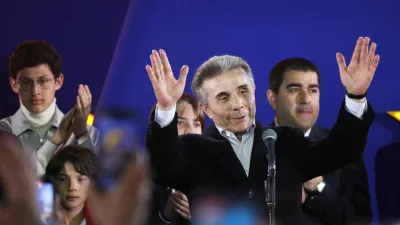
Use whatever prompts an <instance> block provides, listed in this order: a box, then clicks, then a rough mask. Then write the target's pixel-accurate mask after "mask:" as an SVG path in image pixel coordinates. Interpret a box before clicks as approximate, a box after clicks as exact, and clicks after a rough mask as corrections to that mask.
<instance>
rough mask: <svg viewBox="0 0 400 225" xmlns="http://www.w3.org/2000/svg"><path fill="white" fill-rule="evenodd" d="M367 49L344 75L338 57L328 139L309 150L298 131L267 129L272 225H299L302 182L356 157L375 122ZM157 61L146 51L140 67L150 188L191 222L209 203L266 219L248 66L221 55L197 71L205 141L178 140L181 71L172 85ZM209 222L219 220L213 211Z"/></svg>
mask: <svg viewBox="0 0 400 225" xmlns="http://www.w3.org/2000/svg"><path fill="white" fill-rule="evenodd" d="M368 45H369V38H359V39H358V41H357V44H356V47H355V50H354V53H353V57H352V60H351V62H350V65H349V67H346V65H345V62H344V57H343V55H342V54H337V61H338V65H339V70H340V76H341V80H342V83H343V85H344V87H345V88H346V90H347V94H346V97H345V100H344V101H343V104H342V107H341V109H340V112H339V116H338V120H337V122H336V124H335V125H334V127H333V128H332V130H331V132H330V134H329V136H328V137H327V138H325V139H324V140H322V141H320V142H317V143H315V142H310V141H309V140H308V139H306V138H304V134H303V133H302V132H301V131H300V130H297V129H294V128H289V127H275V128H274V130H275V131H276V133H277V137H278V138H277V140H276V164H277V165H279V168H280V169H278V170H277V174H276V189H277V196H276V202H277V205H276V221H277V224H285V225H286V224H299V221H301V219H302V212H301V210H302V205H301V187H302V183H303V182H305V181H307V180H310V179H312V178H314V177H317V176H320V175H322V174H325V173H328V172H331V171H334V170H336V169H338V168H340V167H342V166H344V165H346V164H348V163H351V162H353V161H355V160H357V159H358V158H359V157H361V155H362V153H363V151H364V147H365V144H366V138H367V134H368V130H369V127H370V125H371V123H372V120H373V117H374V112H373V109H372V106H371V105H369V104H368V105H367V102H366V99H365V94H366V91H367V89H368V87H369V85H370V82H371V80H372V78H373V75H374V73H375V70H376V68H377V66H378V62H379V56H377V55H375V49H376V44H375V43H373V44H372V45H371V48H370V49H369V46H368ZM368 49H369V50H368ZM160 54H161V57H160V55H159V53H158V52H156V51H153V53H152V55H151V56H150V59H151V64H152V66H149V65H147V66H146V70H147V73H148V75H149V78H150V80H151V82H152V85H153V88H154V93H155V95H156V98H157V107H156V110H155V112H154V113H153V114H152V116H151V119H150V123H149V128H148V135H147V149H148V151H149V153H150V162H151V165H152V167H153V169H154V174H153V176H154V180H155V182H156V183H158V184H160V185H165V186H168V187H171V188H176V189H178V190H181V191H182V192H183V193H185V194H186V195H187V196H188V199H189V202H190V203H191V211H192V212H193V213H191V214H192V221H194V222H195V221H196V220H198V219H199V218H198V216H201V215H197V213H196V210H197V209H198V208H202V203H203V200H204V198H205V197H209V196H217V197H218V198H220V199H221V200H220V201H218V204H224V203H226V204H231V203H234V202H235V203H236V202H243V201H244V202H246V203H249V204H250V205H252V206H254V207H256V206H258V207H259V208H258V209H260V210H259V211H256V212H260V213H265V212H267V210H266V203H265V190H264V181H265V180H266V173H265V172H266V165H267V163H268V161H267V159H266V156H265V145H264V143H263V141H262V139H261V135H262V133H263V131H264V128H263V126H262V125H261V124H260V123H258V122H257V121H256V120H255V94H254V93H255V84H254V78H253V74H252V72H251V69H250V67H249V65H248V64H247V63H246V62H245V61H244V60H243V59H241V58H239V57H235V56H229V55H225V56H215V57H212V58H210V59H209V60H208V61H206V62H205V63H203V64H202V65H201V66H200V67H199V68H198V69H197V71H196V73H195V76H194V78H193V81H192V91H193V92H194V93H195V96H196V98H197V99H198V101H199V102H200V104H201V107H202V109H203V111H204V112H205V113H206V114H207V115H208V116H209V117H210V118H211V119H212V120H213V125H211V128H210V129H209V130H208V131H207V132H206V133H205V135H204V136H201V135H183V136H180V137H178V133H177V128H176V127H177V126H176V123H177V116H176V102H177V100H178V99H179V98H180V96H181V95H182V93H183V90H184V87H185V82H186V76H187V73H188V67H187V66H183V67H182V68H181V71H180V76H179V79H178V80H176V79H175V78H174V75H173V73H172V69H171V66H170V64H169V61H168V58H167V56H166V53H165V52H164V51H163V50H160ZM343 143H346V144H345V145H344V144H343ZM207 215H208V214H207ZM257 215H258V214H257ZM209 217H218V214H216V212H215V211H213V214H210V215H209ZM260 217H261V218H262V217H264V218H265V215H263V214H260ZM207 219H209V218H207Z"/></svg>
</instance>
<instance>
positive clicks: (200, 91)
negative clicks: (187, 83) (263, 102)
mask: <svg viewBox="0 0 400 225" xmlns="http://www.w3.org/2000/svg"><path fill="white" fill-rule="evenodd" d="M239 68H241V69H243V70H244V71H245V72H246V74H247V76H248V78H249V79H250V81H251V83H252V84H254V77H253V73H252V72H251V69H250V66H249V64H248V63H247V62H246V61H245V60H243V59H242V58H240V57H237V56H231V55H222V56H214V57H212V58H210V59H208V60H207V61H205V62H204V63H203V64H202V65H201V66H200V67H199V68H198V69H197V70H196V73H195V74H194V77H193V80H192V92H193V93H194V95H195V96H196V98H197V100H198V101H199V102H200V103H201V104H203V105H207V94H206V92H205V91H204V88H203V83H204V81H206V80H208V79H211V78H214V77H217V76H219V75H221V74H223V73H225V72H228V71H232V70H234V69H239Z"/></svg>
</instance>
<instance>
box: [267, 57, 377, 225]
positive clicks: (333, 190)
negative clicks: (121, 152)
mask: <svg viewBox="0 0 400 225" xmlns="http://www.w3.org/2000/svg"><path fill="white" fill-rule="evenodd" d="M269 84H270V88H269V89H268V91H267V97H268V101H269V103H270V105H271V107H272V108H273V109H274V110H275V111H276V116H275V121H274V123H273V124H272V125H273V126H278V125H280V126H291V127H296V128H299V129H301V130H302V131H303V132H304V136H306V137H309V138H311V139H313V140H322V139H324V138H326V137H328V136H329V130H328V129H326V128H323V127H320V126H318V125H316V124H315V123H316V121H317V118H318V114H319V103H320V88H319V86H320V72H319V69H318V68H317V66H316V65H314V64H313V63H312V62H310V61H309V60H307V59H303V58H289V59H285V60H283V61H281V62H279V63H278V64H276V65H275V66H274V68H273V69H272V70H271V72H270V76H269ZM322 151H323V149H322ZM302 189H303V191H302V193H303V194H302V202H303V213H304V224H307V225H313V224H315V225H317V224H318V225H345V224H357V223H362V224H365V225H366V224H369V223H371V217H372V213H371V204H370V194H369V186H368V176H367V172H366V170H365V165H364V161H363V159H362V157H360V159H359V160H357V161H356V162H354V163H351V164H349V165H346V166H344V167H342V168H340V169H338V170H336V171H333V172H331V173H327V174H324V175H323V176H318V177H316V178H314V179H311V180H309V181H307V182H305V183H304V184H303V188H302Z"/></svg>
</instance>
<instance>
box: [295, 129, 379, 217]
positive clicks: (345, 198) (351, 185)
mask: <svg viewBox="0 0 400 225" xmlns="http://www.w3.org/2000/svg"><path fill="white" fill-rule="evenodd" d="M328 135H329V130H328V129H326V128H323V127H320V126H317V125H315V126H314V127H313V128H312V129H311V132H310V135H309V137H310V138H311V139H314V140H321V139H323V138H326V137H327V136H328ZM323 177H324V181H325V183H326V186H325V188H324V190H323V191H322V192H321V193H318V194H310V195H309V196H308V198H307V199H306V202H305V203H304V204H303V213H304V217H305V218H304V224H307V225H314V224H315V225H317V224H319V225H323V224H324V225H346V224H351V225H353V224H358V223H361V224H363V225H368V224H371V217H372V212H371V203H370V194H369V184H368V175H367V172H366V170H365V165H364V160H363V159H362V157H360V158H359V159H358V160H357V161H356V162H354V163H351V164H348V165H346V166H344V167H342V168H340V169H338V170H336V171H334V172H331V173H327V174H324V175H323Z"/></svg>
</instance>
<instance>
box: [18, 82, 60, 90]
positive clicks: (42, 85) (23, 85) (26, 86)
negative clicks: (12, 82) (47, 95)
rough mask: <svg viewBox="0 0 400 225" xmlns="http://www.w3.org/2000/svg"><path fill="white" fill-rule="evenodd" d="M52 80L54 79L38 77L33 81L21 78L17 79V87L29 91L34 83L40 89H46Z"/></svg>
mask: <svg viewBox="0 0 400 225" xmlns="http://www.w3.org/2000/svg"><path fill="white" fill-rule="evenodd" d="M52 81H54V79H39V80H37V81H33V80H30V79H21V80H18V82H17V83H18V88H19V89H20V90H22V91H29V90H31V88H32V87H34V85H36V86H37V87H38V88H39V89H41V90H46V89H48V88H49V87H50V86H51V83H52Z"/></svg>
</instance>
